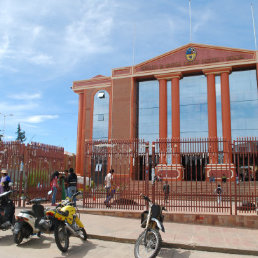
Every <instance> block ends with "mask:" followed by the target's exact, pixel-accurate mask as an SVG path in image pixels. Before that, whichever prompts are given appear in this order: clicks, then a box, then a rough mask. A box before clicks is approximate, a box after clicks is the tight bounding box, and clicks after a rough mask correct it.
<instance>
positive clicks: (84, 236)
mask: <svg viewBox="0 0 258 258" xmlns="http://www.w3.org/2000/svg"><path fill="white" fill-rule="evenodd" d="M79 238H80V239H82V240H83V241H86V240H87V238H88V235H87V233H86V230H85V229H84V228H80V233H79Z"/></svg>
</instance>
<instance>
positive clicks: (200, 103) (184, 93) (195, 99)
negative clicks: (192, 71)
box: [180, 75, 208, 138]
mask: <svg viewBox="0 0 258 258" xmlns="http://www.w3.org/2000/svg"><path fill="white" fill-rule="evenodd" d="M180 137H181V138H188V137H189V138H192V137H198V138H199V137H208V107H207V80H206V77H205V76H204V75H199V76H189V77H183V78H182V79H181V80H180Z"/></svg>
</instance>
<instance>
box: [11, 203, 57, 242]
mask: <svg viewBox="0 0 258 258" xmlns="http://www.w3.org/2000/svg"><path fill="white" fill-rule="evenodd" d="M46 201H48V200H47V199H45V198H35V199H32V200H29V201H28V202H27V204H32V210H22V211H20V212H19V214H18V216H17V221H16V223H15V225H14V230H13V237H14V242H15V243H16V244H20V243H21V242H22V240H23V238H28V237H29V236H31V235H35V234H37V236H39V237H40V235H41V233H50V231H51V227H52V225H51V221H49V220H47V219H46V216H45V208H44V206H43V205H42V204H41V203H43V202H46Z"/></svg>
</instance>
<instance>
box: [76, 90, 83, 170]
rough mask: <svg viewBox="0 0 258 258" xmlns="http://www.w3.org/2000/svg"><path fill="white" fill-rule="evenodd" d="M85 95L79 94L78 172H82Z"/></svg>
mask: <svg viewBox="0 0 258 258" xmlns="http://www.w3.org/2000/svg"><path fill="white" fill-rule="evenodd" d="M83 100H84V93H83V92H81V93H79V110H78V123H77V147H76V172H77V173H78V172H79V171H81V155H82V153H81V143H82V114H83V102H84V101H83Z"/></svg>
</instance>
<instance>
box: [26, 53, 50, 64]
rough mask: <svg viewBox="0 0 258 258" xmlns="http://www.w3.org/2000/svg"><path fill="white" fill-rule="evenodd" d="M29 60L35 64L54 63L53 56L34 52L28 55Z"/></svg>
mask: <svg viewBox="0 0 258 258" xmlns="http://www.w3.org/2000/svg"><path fill="white" fill-rule="evenodd" d="M29 61H30V62H31V63H34V64H37V65H50V64H53V63H54V62H53V58H52V57H51V56H48V55H44V54H36V55H34V56H32V57H30V58H29Z"/></svg>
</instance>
